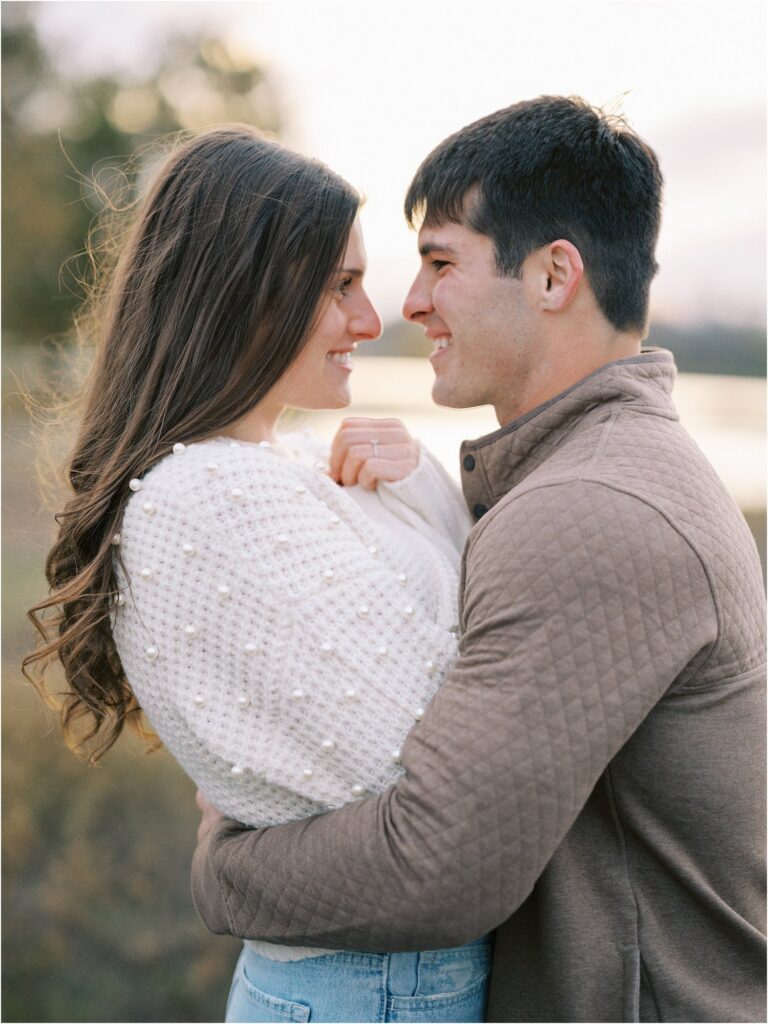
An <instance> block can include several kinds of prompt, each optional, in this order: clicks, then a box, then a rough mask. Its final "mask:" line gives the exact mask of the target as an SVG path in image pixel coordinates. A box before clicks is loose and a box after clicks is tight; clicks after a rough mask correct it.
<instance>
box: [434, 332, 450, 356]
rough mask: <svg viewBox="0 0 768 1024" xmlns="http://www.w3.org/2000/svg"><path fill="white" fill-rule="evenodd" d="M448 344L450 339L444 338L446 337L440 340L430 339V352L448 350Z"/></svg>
mask: <svg viewBox="0 0 768 1024" xmlns="http://www.w3.org/2000/svg"><path fill="white" fill-rule="evenodd" d="M450 343H451V339H450V338H448V337H446V336H444V337H442V338H433V339H432V351H433V352H440V351H441V349H444V348H448V346H449V345H450Z"/></svg>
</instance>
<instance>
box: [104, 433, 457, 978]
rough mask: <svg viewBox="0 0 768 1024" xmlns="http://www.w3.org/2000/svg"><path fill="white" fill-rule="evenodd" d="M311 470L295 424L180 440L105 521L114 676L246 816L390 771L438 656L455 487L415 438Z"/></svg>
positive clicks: (440, 669) (322, 797)
mask: <svg viewBox="0 0 768 1024" xmlns="http://www.w3.org/2000/svg"><path fill="white" fill-rule="evenodd" d="M286 445H287V447H286ZM322 469H323V464H322V462H318V449H317V444H316V442H314V441H312V440H310V439H308V438H304V437H302V438H298V437H297V436H292V437H288V438H285V439H284V444H281V445H280V446H279V447H278V448H272V447H270V446H268V445H259V444H250V443H245V442H232V441H230V440H229V439H225V438H219V439H216V440H214V441H207V442H203V443H199V444H192V445H188V446H187V447H186V448H185V449H184V450H183V451H179V452H178V453H176V454H173V455H169V456H167V457H166V458H164V459H162V460H161V461H160V462H158V463H157V464H156V465H155V466H153V467H152V468H151V469H150V470H149V471H148V472H147V473H146V474H145V475H144V478H143V480H142V481H141V488H140V490H138V491H137V492H136V493H134V494H133V495H132V496H131V498H130V499H129V501H128V504H127V507H126V510H125V514H124V517H123V523H122V526H121V530H120V544H119V547H118V549H117V550H118V551H119V555H120V561H121V562H122V565H119V564H118V567H117V571H118V578H119V582H120V586H121V589H122V590H123V597H122V598H121V604H120V605H119V606H117V608H116V610H115V613H114V616H113V633H114V637H115V641H116V644H117V649H118V652H119V654H120V658H121V661H122V664H123V667H124V669H125V672H126V675H127V678H128V680H129V682H130V684H131V687H132V688H133V690H134V692H135V693H136V695H137V698H138V700H139V703H140V704H141V706H142V708H143V709H144V711H145V713H146V715H147V717H148V718H149V720H150V722H151V724H152V726H153V728H154V729H155V731H156V732H157V734H158V735H159V737H160V739H161V740H162V741H163V743H164V744H165V746H166V747H167V748H168V749H169V750H170V752H171V753H172V754H173V755H174V757H175V758H176V759H177V761H178V762H179V764H180V765H181V766H182V768H183V769H184V770H185V771H186V772H187V774H188V775H189V776H190V777H191V778H192V779H193V780H194V782H195V783H196V784H197V786H198V787H199V788H200V789H201V790H202V791H203V792H204V793H205V794H206V795H207V796H208V798H209V799H210V800H211V801H212V802H213V803H214V804H215V805H216V806H217V807H219V808H220V810H222V811H223V812H224V813H225V814H226V815H227V816H229V817H232V818H236V819H238V820H239V821H243V822H245V823H246V824H249V825H253V826H264V825H275V824H281V823H283V822H287V821H292V820H295V819H298V818H303V817H307V816H309V815H312V814H317V813H319V812H321V811H324V810H328V809H330V808H334V807H339V806H341V805H343V804H345V803H347V802H349V801H350V800H353V799H358V798H360V797H362V796H364V795H366V794H368V793H373V792H380V791H382V790H383V789H385V788H386V787H387V786H389V785H390V784H391V783H392V782H394V781H395V780H396V778H397V777H398V775H399V774H400V773H401V772H402V768H401V767H400V765H399V763H398V757H397V752H398V750H399V748H400V746H401V744H402V742H403V740H404V739H405V736H406V735H407V733H408V732H409V731H410V729H411V728H412V727H413V726H414V725H415V724H416V722H417V721H418V718H419V717H420V715H421V710H420V709H423V708H424V707H425V706H426V704H427V702H428V701H429V700H430V698H431V697H432V695H433V694H434V692H435V690H436V688H437V686H438V685H439V683H440V681H441V679H442V677H443V676H444V674H445V672H446V670H447V669H448V667H449V666H450V664H451V662H452V661H453V659H454V657H455V654H456V645H457V640H456V629H457V594H458V567H459V561H460V554H461V549H462V547H463V544H464V540H465V538H466V535H467V533H468V531H469V529H470V527H471V525H472V524H471V520H470V518H469V515H468V512H467V510H466V506H465V504H464V500H463V498H462V496H461V492H460V490H459V488H458V486H457V485H456V484H455V483H454V482H453V481H452V480H451V479H450V477H449V476H448V474H447V473H446V472H445V470H444V469H443V468H442V466H440V464H439V463H438V462H437V461H436V460H435V459H433V458H432V456H430V455H429V453H427V452H426V451H424V450H422V452H421V456H420V460H419V466H418V468H417V470H416V471H415V472H414V473H412V474H411V475H410V476H409V477H407V478H406V479H405V480H402V481H399V482H397V483H395V484H384V483H380V484H379V486H378V488H377V490H376V491H375V492H368V491H364V490H363V489H362V488H360V487H353V488H342V487H339V486H338V485H337V484H335V483H334V482H333V481H332V480H330V478H329V477H327V476H326V475H325V474H324V473H323V472H322V471H321V470H322ZM251 945H252V946H253V947H254V948H255V949H256V950H257V951H258V952H260V953H262V954H264V955H267V956H270V957H272V958H275V959H299V958H302V957H305V956H317V955H319V954H321V953H324V952H328V951H327V950H322V949H307V948H295V947H292V948H288V947H280V946H275V945H273V944H270V943H261V942H254V943H251Z"/></svg>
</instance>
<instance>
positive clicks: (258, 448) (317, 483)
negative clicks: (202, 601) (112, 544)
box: [122, 438, 336, 550]
mask: <svg viewBox="0 0 768 1024" xmlns="http://www.w3.org/2000/svg"><path fill="white" fill-rule="evenodd" d="M132 485H133V486H132V490H133V492H134V493H132V494H131V496H130V498H129V500H128V502H127V505H126V508H125V512H124V515H123V526H122V532H123V533H124V534H125V535H126V537H131V538H134V539H135V540H139V539H140V540H141V543H142V545H143V544H144V543H145V542H147V541H149V540H150V538H152V540H153V542H154V543H158V542H159V539H160V538H167V539H168V541H169V542H171V540H172V538H173V537H174V536H175V534H177V533H179V532H185V533H190V534H191V533H196V534H199V533H201V532H204V533H205V534H206V535H207V536H208V538H209V543H213V542H214V541H215V540H216V538H218V541H219V546H220V547H221V546H224V547H226V548H227V549H228V550H229V549H232V550H234V549H235V548H237V546H238V541H237V538H238V536H239V537H241V538H244V537H246V536H247V537H248V538H249V543H250V544H255V543H257V542H258V539H259V537H262V536H263V537H265V538H271V537H272V536H273V534H275V535H276V534H281V533H282V532H284V531H285V529H286V527H288V526H293V527H294V528H295V529H296V530H310V531H311V530H312V529H313V528H315V527H316V526H317V524H318V523H319V522H320V521H323V522H324V518H323V517H325V518H327V517H328V516H329V515H331V514H332V510H331V509H330V508H329V506H330V505H332V504H334V494H333V493H332V492H333V491H335V490H336V487H335V485H334V484H333V482H332V481H331V480H330V478H329V477H327V476H324V475H323V474H321V473H320V472H319V471H318V468H312V467H311V466H309V467H308V466H306V465H303V464H300V463H297V462H294V461H291V459H289V458H286V457H285V455H284V454H283V453H282V452H281V451H280V450H279V449H278V448H273V447H272V446H271V445H267V444H258V443H252V442H242V441H232V440H230V439H228V438H216V439H213V440H208V441H202V442H199V443H195V444H189V445H186V446H184V447H182V446H181V445H178V446H177V447H176V450H175V451H174V452H173V453H172V454H169V455H167V456H165V457H164V458H162V459H160V460H159V461H158V462H157V463H155V464H154V465H153V466H152V467H151V468H150V469H149V470H148V471H147V472H146V473H145V474H144V475H143V476H142V478H141V479H140V480H138V481H136V482H135V483H134V482H132ZM174 531H175V532H174Z"/></svg>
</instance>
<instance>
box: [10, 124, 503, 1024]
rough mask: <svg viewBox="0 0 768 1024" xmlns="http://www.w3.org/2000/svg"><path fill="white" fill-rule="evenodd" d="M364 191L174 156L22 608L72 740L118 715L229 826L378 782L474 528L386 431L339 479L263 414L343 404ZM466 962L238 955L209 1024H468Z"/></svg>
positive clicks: (452, 611)
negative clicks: (37, 599)
mask: <svg viewBox="0 0 768 1024" xmlns="http://www.w3.org/2000/svg"><path fill="white" fill-rule="evenodd" d="M359 203H360V200H359V197H358V196H357V195H356V194H355V193H354V191H353V190H352V189H351V188H350V186H349V185H347V184H346V182H344V181H342V180H341V179H340V178H339V177H338V176H337V175H335V174H333V172H331V171H330V170H328V168H326V167H325V166H323V165H322V164H319V163H318V162H316V161H313V160H309V159H306V158H304V157H302V156H299V155H297V154H295V153H292V152H291V151H289V150H287V149H285V148H284V147H282V146H280V145H278V144H277V143H274V142H271V141H267V140H265V139H263V138H262V137H261V136H260V135H259V134H258V133H257V132H255V131H254V130H252V129H250V128H248V127H246V126H242V125H233V126H224V127H221V128H217V129H215V130H211V131H208V132H206V133H204V134H202V135H200V136H198V137H197V138H194V139H192V140H191V141H188V142H186V143H185V144H184V145H182V146H181V147H180V148H179V149H178V150H177V151H176V152H175V153H174V154H173V155H172V156H171V157H170V158H169V160H168V161H167V163H166V164H165V166H164V167H163V168H162V169H161V171H160V172H159V175H158V177H157V180H156V181H155V184H154V186H153V188H152V189H151V191H150V193H149V195H148V197H147V198H146V200H145V202H144V204H143V206H142V208H141V210H140V212H139V215H138V219H137V222H136V224H135V226H134V228H133V232H132V234H131V236H130V237H129V239H128V241H127V244H126V247H125V250H124V252H123V254H122V256H121V259H120V262H119V264H118V266H117V269H116V271H115V273H114V277H113V280H112V282H111V285H110V290H109V293H108V299H107V302H106V306H105V310H104V323H103V328H102V330H101V335H100V339H99V348H98V353H97V358H96V363H95V366H94V370H93V374H92V378H91V381H90V386H89V389H88V394H87V399H86V411H85V415H84V419H83V424H82V428H81V432H80V436H79V439H78V441H77V444H76V447H75V451H74V453H73V455H72V458H71V464H70V472H69V476H70V480H71V483H72V488H73V491H74V496H73V498H72V499H71V501H70V502H69V504H68V505H67V507H66V508H65V510H64V512H63V513H62V514H61V515H60V516H59V517H58V520H59V523H60V530H59V536H58V539H57V541H56V543H55V544H54V546H53V548H52V549H51V552H50V554H49V556H48V561H47V575H48V580H49V582H50V584H51V589H52V593H51V596H50V598H49V599H48V600H47V601H44V602H42V603H41V604H39V605H37V606H36V607H35V608H34V609H33V610H32V612H31V615H32V617H33V620H34V621H35V622H36V624H37V625H38V628H39V629H40V631H41V633H42V634H43V636H44V638H45V640H46V643H45V645H44V646H43V647H42V648H41V649H40V650H39V651H37V652H36V653H35V654H34V655H32V656H30V657H29V658H28V659H27V660H26V662H25V665H29V664H30V663H31V662H33V661H36V660H40V661H41V662H42V664H43V665H45V664H47V663H49V662H50V661H51V660H53V659H56V658H58V659H59V660H60V661H61V662H62V664H63V666H64V669H65V674H66V678H67V681H68V684H69V687H70V692H69V694H68V695H67V697H66V699H65V701H64V704H63V707H62V721H63V726H64V729H65V733H66V735H67V737H68V740H69V741H70V742H71V744H72V745H73V746H75V747H76V748H85V747H88V748H89V749H91V755H90V756H91V759H92V760H95V759H97V758H98V757H100V756H101V755H102V754H103V753H104V752H105V751H106V750H107V749H108V748H109V747H110V746H111V745H112V744H113V743H114V742H115V740H116V739H117V737H118V735H119V734H120V732H121V730H122V728H123V726H124V725H125V724H126V723H128V724H129V725H132V726H135V727H137V728H139V727H140V726H139V725H138V719H139V714H140V710H139V709H140V708H141V709H143V710H144V711H145V712H146V713H147V714H148V716H149V718H150V720H151V722H152V725H153V727H154V729H155V730H156V731H157V733H158V735H159V736H160V738H161V740H162V741H163V742H164V743H165V744H166V745H167V746H168V748H169V749H170V750H171V752H172V753H173V754H174V755H175V757H176V758H177V760H178V761H179V763H180V764H181V765H182V767H183V768H184V769H185V770H186V771H187V773H188V774H189V775H190V776H191V777H192V778H193V779H194V780H195V782H196V783H197V784H198V786H199V787H200V788H201V789H202V790H203V791H204V792H205V793H206V794H207V796H208V797H209V798H210V799H211V800H212V801H213V802H214V803H215V804H216V805H217V806H218V807H219V808H221V810H222V811H224V812H225V813H226V814H228V815H230V816H232V817H235V818H239V819H240V820H242V821H244V822H246V823H248V824H252V825H269V824H277V823H280V822H284V821H288V820H291V819H295V818H300V817H303V816H307V815H311V814H316V813H318V812H321V811H323V810H325V809H328V808H330V807H336V806H339V805H341V804H343V803H346V802H347V801H349V800H353V799H359V798H361V797H363V796H365V794H366V793H369V792H374V791H377V790H381V789H383V788H384V787H386V786H387V785H388V784H390V783H391V782H392V781H393V780H394V779H395V778H396V777H397V774H398V773H399V771H401V769H400V768H399V765H398V761H399V753H398V747H399V744H400V742H401V741H402V740H403V739H404V737H405V735H406V734H407V732H408V731H409V730H410V728H411V727H413V725H414V723H415V722H417V721H418V719H419V718H420V716H421V709H422V708H423V706H424V704H425V702H426V701H427V700H429V698H430V697H431V695H432V694H433V693H434V690H435V688H436V686H437V685H438V683H439V681H440V678H441V677H442V675H443V674H444V672H445V670H446V668H447V667H448V665H449V664H450V662H451V660H452V658H453V656H454V654H455V649H456V641H455V635H454V630H455V622H456V604H455V602H456V597H455V595H456V590H457V565H458V551H459V550H460V547H461V544H462V542H463V539H464V536H465V534H466V531H467V529H468V527H469V521H468V518H467V516H466V512H465V510H464V508H463V504H462V502H461V499H460V497H459V495H458V493H457V491H456V489H455V488H454V486H453V485H452V483H450V481H449V480H448V478H447V477H446V475H445V473H444V472H443V471H442V470H441V469H440V468H439V466H438V464H437V463H435V462H434V461H433V460H432V459H431V457H430V456H429V455H428V454H427V453H425V452H423V453H421V457H420V459H419V465H418V468H417V469H416V471H415V472H413V473H410V474H409V475H407V476H405V477H404V478H403V479H400V480H398V479H397V478H398V477H401V476H403V474H404V473H407V472H408V471H409V470H410V469H411V465H412V463H411V461H410V456H411V448H410V446H409V445H408V444H407V437H408V436H407V434H404V431H402V430H401V429H399V428H395V430H394V433H393V431H392V428H391V427H382V438H381V440H379V439H376V440H374V441H373V442H371V444H370V447H371V451H372V454H374V455H376V456H377V458H376V459H372V460H371V461H370V465H369V470H368V472H369V484H375V479H374V478H373V477H375V476H379V477H382V476H388V477H389V478H390V482H389V483H386V482H384V483H382V484H381V485H380V486H379V487H378V488H377V490H376V492H375V493H372V492H365V491H362V489H360V488H351V489H342V488H341V487H339V486H338V485H337V484H336V483H335V482H334V481H333V480H332V479H330V477H329V476H328V475H327V473H326V466H325V463H324V462H323V461H319V460H318V452H317V450H316V448H315V450H313V446H312V444H311V442H309V441H308V440H307V439H296V438H293V439H286V440H281V439H278V437H277V434H276V425H277V421H278V419H279V417H280V415H281V413H282V412H283V410H284V408H285V407H286V406H291V407H298V408H304V409H319V408H340V407H343V406H344V405H346V404H347V403H348V402H349V374H350V369H351V367H350V355H351V352H352V350H353V349H354V348H355V346H356V345H357V344H358V343H360V342H364V341H367V340H371V339H373V338H375V337H376V336H377V335H378V334H379V331H380V322H379V318H378V315H377V314H376V312H375V310H374V309H373V307H372V306H371V304H370V301H369V299H368V297H367V295H366V293H365V291H364V289H363V274H364V271H365V252H364V248H363V242H362V235H361V232H360V226H359V222H358V220H357V211H358V207H359ZM391 437H394V438H395V439H396V440H397V441H398V443H397V444H394V445H393V444H390V443H388V439H389V438H391ZM403 438H405V439H406V444H405V447H403V446H402V441H403ZM381 457H383V459H384V461H383V462H382V461H381ZM377 466H378V471H376V469H375V467H377ZM371 467H374V469H373V471H372V470H371ZM371 472H373V477H371V476H370V474H371ZM355 498H356V499H357V500H355ZM51 609H53V610H55V611H56V617H54V618H53V620H49V621H48V622H47V623H43V621H42V619H41V617H40V616H41V615H42V613H44V612H46V611H49V610H51ZM487 969H488V949H487V946H486V944H485V942H484V941H479V942H478V943H473V944H471V945H469V946H467V947H463V948H462V949H460V950H443V951H430V952H429V953H428V954H393V955H391V956H383V955H381V956H376V955H373V954H364V953H360V954H358V953H334V952H333V951H329V950H317V949H293V948H292V949H287V948H281V947H276V946H270V945H268V944H266V943H248V944H246V948H245V949H244V952H243V956H242V957H241V960H240V963H239V965H238V968H237V971H236V974H235V979H234V982H233V987H232V992H231V995H230V1001H229V1005H228V1012H227V1019H228V1020H283V1019H292V1020H299V1019H309V1015H310V1014H311V1016H312V1019H313V1020H337V1021H342V1020H358V1021H362V1020H394V1019H399V1020H404V1019H407V1020H414V1021H420V1020H425V1021H427V1020H481V1019H482V1015H483V1004H484V989H485V980H486V975H487ZM398 979H400V980H398ZM382 985H384V988H385V990H386V999H384V1000H382V996H381V992H382Z"/></svg>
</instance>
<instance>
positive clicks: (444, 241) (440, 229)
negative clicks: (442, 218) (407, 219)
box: [418, 224, 467, 256]
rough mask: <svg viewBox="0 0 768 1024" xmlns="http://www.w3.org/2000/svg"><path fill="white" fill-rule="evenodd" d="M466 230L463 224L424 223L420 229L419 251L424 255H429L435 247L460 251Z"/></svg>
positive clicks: (442, 249) (442, 250)
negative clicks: (462, 237)
mask: <svg viewBox="0 0 768 1024" xmlns="http://www.w3.org/2000/svg"><path fill="white" fill-rule="evenodd" d="M466 230H467V229H466V228H464V227H462V225H461V224H424V225H422V227H421V229H420V230H419V240H418V245H419V252H420V253H421V255H422V256H427V255H428V254H429V253H430V252H433V251H434V250H435V249H439V250H440V251H441V252H446V251H453V252H458V251H459V250H460V249H461V241H462V239H461V236H462V234H464V233H465V232H466Z"/></svg>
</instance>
